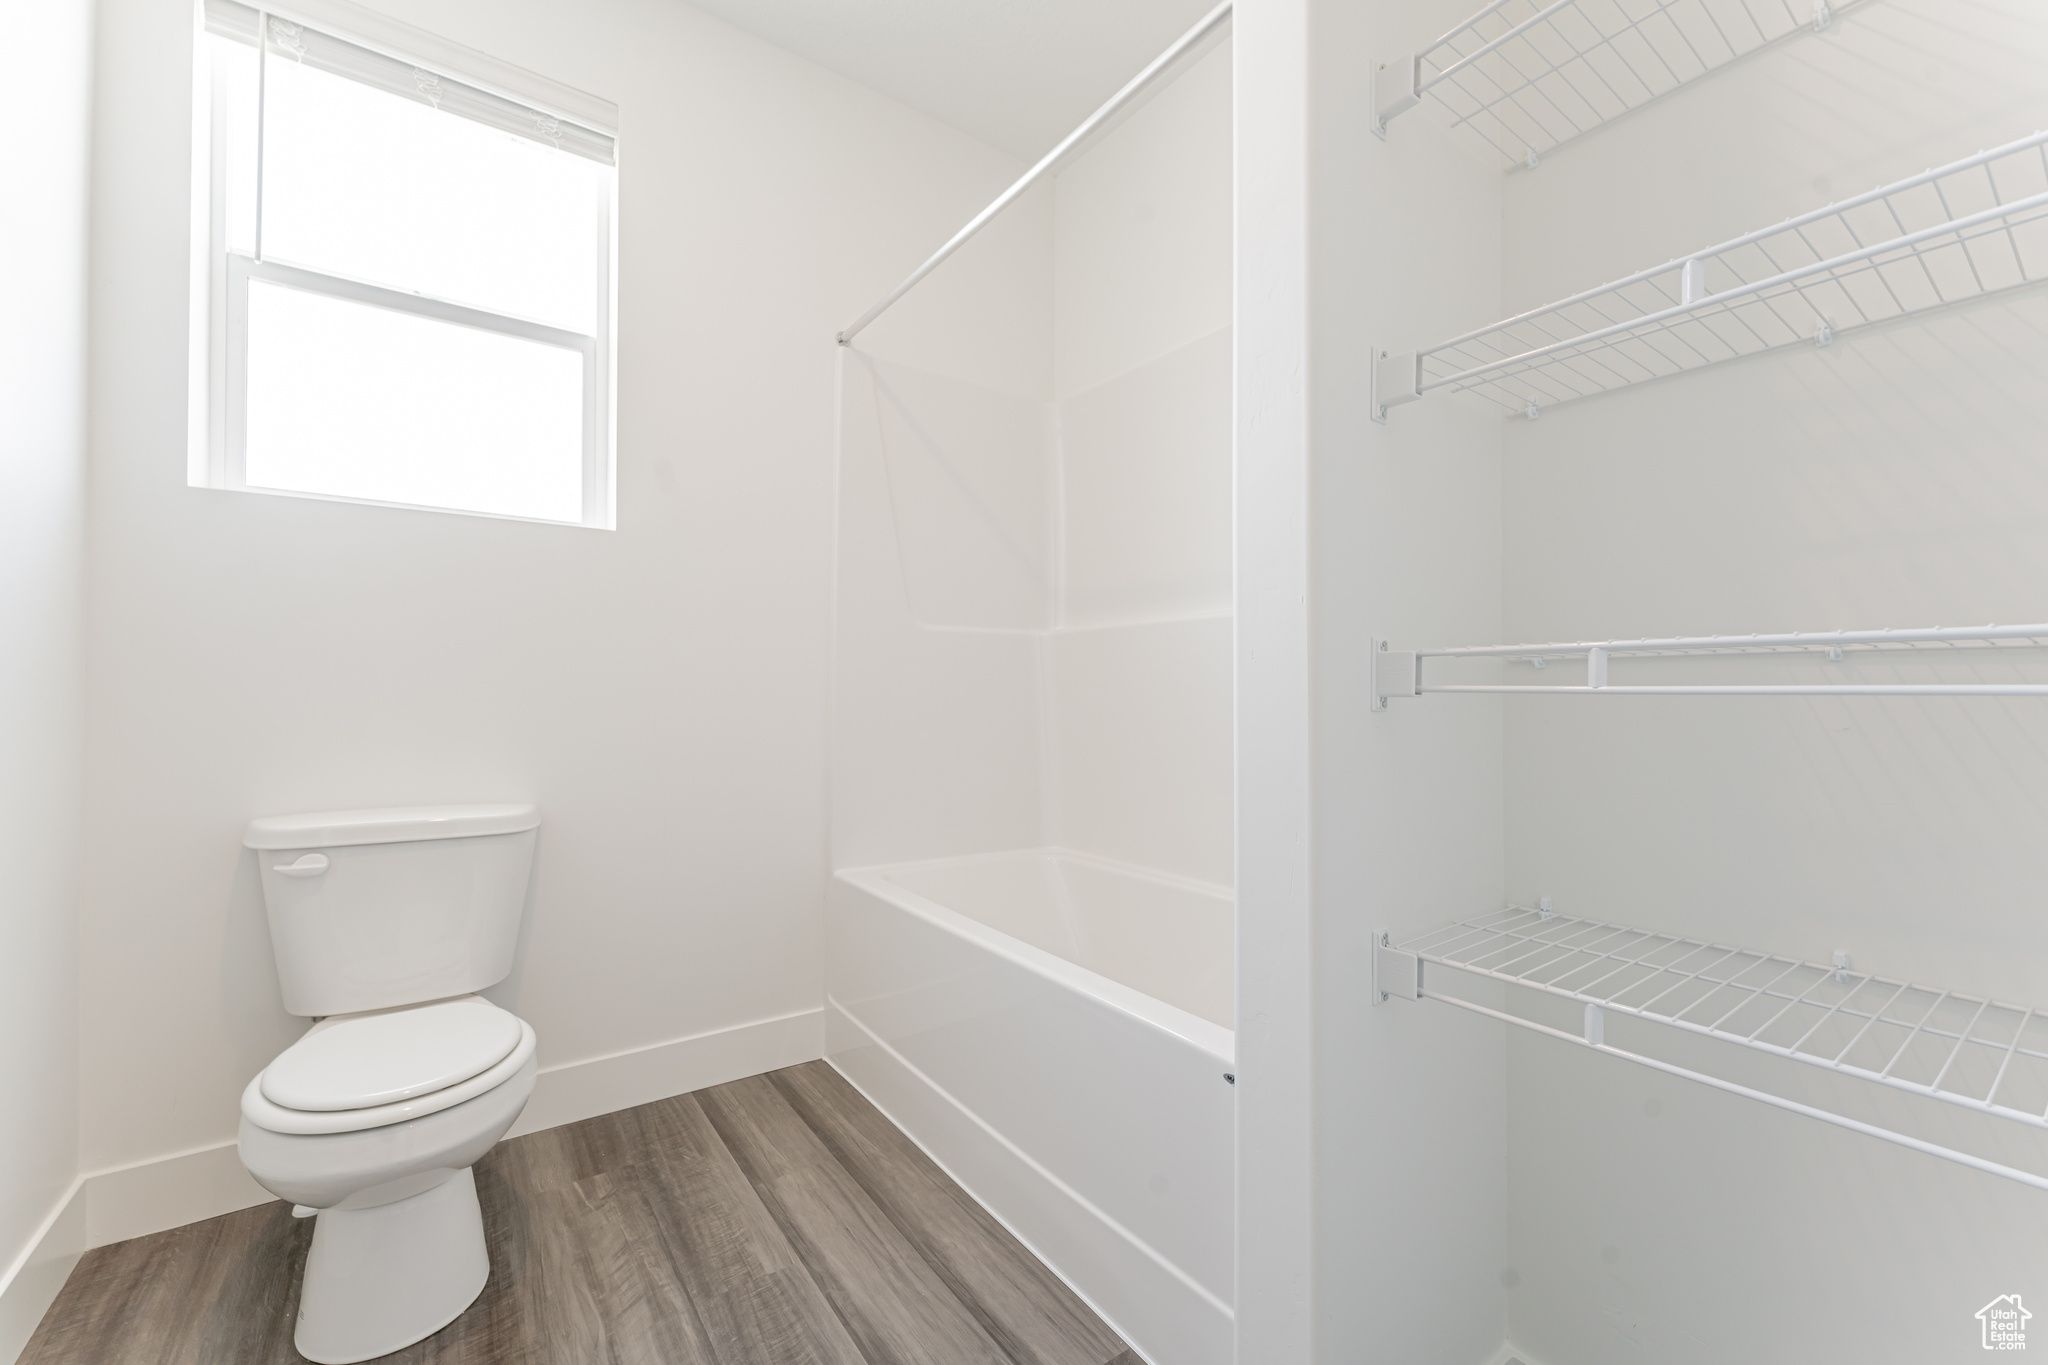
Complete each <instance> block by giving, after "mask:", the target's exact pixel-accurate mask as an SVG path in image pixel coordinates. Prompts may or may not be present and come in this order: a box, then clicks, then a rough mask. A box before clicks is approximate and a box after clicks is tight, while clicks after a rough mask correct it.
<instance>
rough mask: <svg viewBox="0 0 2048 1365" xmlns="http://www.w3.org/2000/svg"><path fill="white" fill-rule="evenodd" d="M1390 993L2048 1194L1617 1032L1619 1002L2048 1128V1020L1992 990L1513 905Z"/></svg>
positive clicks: (1421, 964)
mask: <svg viewBox="0 0 2048 1365" xmlns="http://www.w3.org/2000/svg"><path fill="white" fill-rule="evenodd" d="M1433 968H1441V969H1444V970H1449V971H1455V972H1458V973H1462V974H1464V975H1467V976H1471V977H1480V978H1485V979H1488V980H1493V981H1499V982H1505V983H1507V984H1509V985H1513V986H1521V987H1525V988H1527V989H1530V990H1534V991H1539V992H1542V993H1543V994H1546V995H1550V996H1555V997H1559V998H1562V999H1566V1000H1570V1001H1573V1002H1575V1003H1577V1004H1579V1005H1581V1006H1583V1007H1584V1013H1583V1018H1584V1025H1583V1027H1582V1029H1581V1030H1580V1031H1579V1032H1577V1033H1573V1032H1569V1031H1566V1030H1564V1029H1558V1028H1552V1027H1550V1026H1549V1025H1546V1024H1542V1023H1539V1022H1537V1021H1535V1020H1533V1019H1528V1018H1524V1017H1522V1016H1520V1015H1514V1014H1509V1013H1506V1012H1504V1011H1501V1010H1495V1009H1490V1008H1488V1007H1486V1006H1484V1005H1480V1004H1478V1003H1477V1002H1475V1001H1472V1000H1468V999H1465V998H1463V997H1461V996H1459V995H1456V994H1452V993H1447V992H1443V991H1440V990H1438V989H1435V988H1434V987H1432V986H1431V984H1430V981H1431V976H1432V970H1431V969H1433ZM1373 970H1374V973H1375V981H1374V995H1375V999H1377V1000H1381V1001H1384V1000H1388V999H1393V998H1400V999H1407V1000H1440V1001H1442V1002H1444V1003H1446V1004H1451V1005H1456V1006H1458V1007H1459V1008H1461V1009H1466V1010H1471V1011H1473V1012H1475V1013H1479V1014H1484V1015H1487V1016H1489V1017H1491V1018H1496V1019H1500V1020H1503V1021H1504V1022H1506V1023H1510V1024H1515V1025H1517V1026H1520V1027H1523V1028H1528V1029H1532V1030H1534V1031H1536V1032H1539V1033H1544V1034H1548V1035H1550V1036H1553V1037H1556V1038H1559V1039H1562V1040H1564V1041H1567V1042H1572V1043H1578V1044H1581V1045H1583V1046H1586V1047H1589V1048H1592V1049H1594V1050H1596V1051H1600V1052H1604V1053H1607V1054H1609V1055H1611V1056H1615V1057H1619V1058H1622V1059H1624V1060H1627V1061H1631V1062H1636V1063H1640V1064H1642V1065H1646V1066H1649V1067H1652V1068H1654V1069H1656V1070H1659V1071H1663V1072H1666V1073H1667V1074H1671V1075H1676V1076H1680V1077H1683V1078H1685V1079H1688V1080H1693V1081H1698V1082H1701V1083H1703V1084H1706V1085H1709V1086H1712V1087H1714V1088H1715V1089H1718V1090H1723V1091H1727V1092H1729V1093H1732V1094H1737V1095H1742V1096H1744V1097H1746V1098H1749V1099H1755V1100H1760V1101H1762V1102H1764V1103H1766V1104H1770V1105H1773V1106H1775V1107H1777V1108H1781V1109H1788V1110H1791V1111H1793V1112H1795V1113H1800V1114H1805V1115H1807V1116H1809V1117H1812V1118H1817V1119H1820V1120H1822V1121H1824V1122H1828V1123H1832V1124H1835V1125H1836V1126H1838V1127H1843V1128H1848V1129H1851V1130H1853V1131H1856V1132H1860V1133H1864V1134H1866V1135H1868V1136H1871V1137H1876V1138H1880V1139H1883V1140H1884V1141H1887V1142H1893V1143H1897V1144H1899V1145H1901V1146H1905V1147H1910V1148H1912V1149H1914V1150H1916V1151H1920V1152H1925V1153H1927V1154H1928V1155H1931V1156H1938V1157H1942V1158H1944V1159H1946V1160H1950V1161H1956V1162H1960V1163H1961V1164H1963V1165H1966V1166H1970V1167H1973V1168H1975V1169H1977V1170H1982V1171H1987V1172H1990V1173H1991V1174H1994V1175H2001V1176H2005V1177H2007V1178H2009V1179H2013V1180H2017V1181H2020V1182H2021V1183H2023V1184H2028V1185H2032V1186H2034V1187H2035V1188H2037V1189H2043V1190H2048V1176H2042V1175H2039V1174H2037V1173H2035V1172H2032V1171H2026V1170H2020V1169H2018V1168H2015V1167H2011V1166H2007V1165H2003V1164H2001V1163H1998V1162H1995V1161H1991V1160H1988V1159H1986V1158H1983V1157H1980V1156H1977V1155H1974V1154H1972V1153H1968V1152H1962V1151H1957V1150H1955V1149H1954V1148H1950V1147H1945V1146H1942V1145H1940V1144H1938V1143H1934V1142H1929V1141H1927V1140H1925V1139H1923V1138H1919V1137H1916V1136H1913V1135H1911V1134H1907V1133H1902V1132H1898V1131H1895V1130H1893V1129H1890V1128H1886V1127H1883V1126H1881V1125H1878V1124H1873V1123H1867V1122H1864V1121H1862V1120H1860V1119H1855V1118H1851V1117H1849V1116H1847V1115H1844V1114H1839V1113H1835V1112H1833V1111H1831V1110H1827V1109H1821V1108H1818V1107H1816V1106H1813V1105H1808V1104H1803V1103H1800V1102H1799V1101H1796V1100H1792V1099H1788V1098H1786V1097H1784V1096H1781V1095H1775V1094H1772V1093H1770V1092H1767V1091H1762V1090H1758V1089H1755V1088H1754V1087H1751V1086H1747V1085H1742V1084H1740V1083H1738V1082H1735V1081H1731V1080H1727V1079H1725V1078H1723V1077H1720V1076H1714V1075H1711V1074H1708V1073H1705V1072H1701V1071H1697V1070H1693V1069H1691V1068H1688V1067H1682V1066H1677V1065H1674V1064H1672V1063H1670V1062H1666V1061H1663V1060H1661V1059H1659V1058H1654V1057H1649V1056H1645V1055H1644V1054H1641V1053H1637V1052H1632V1051H1629V1050H1627V1049H1623V1048H1619V1047H1616V1046H1613V1045H1612V1044H1610V1043H1608V1042H1607V1040H1606V1016H1607V1014H1608V1013H1609V1012H1612V1013H1616V1014H1621V1015H1627V1016H1631V1017H1633V1018H1636V1019H1641V1020H1646V1021H1648V1022H1650V1023H1653V1024H1657V1025H1660V1026H1664V1027H1668V1028H1673V1029H1678V1030H1681V1031H1684V1032H1687V1033H1692V1034H1698V1035H1701V1036H1703V1037H1707V1038H1713V1039H1717V1040H1719V1041H1721V1042H1723V1043H1729V1044H1733V1045H1735V1046H1737V1047H1742V1048H1748V1049H1751V1050H1754V1051H1759V1052H1765V1053H1769V1054H1771V1055H1772V1056H1776V1057H1782V1058H1787V1059H1790V1060H1792V1061H1795V1062H1802V1063H1805V1064H1807V1065H1809V1066H1813V1067H1818V1068H1821V1069H1823V1070H1826V1071H1829V1072H1832V1073H1834V1074H1837V1075H1842V1076H1850V1077H1855V1078H1857V1079H1859V1080H1863V1081H1868V1082H1872V1083H1874V1084H1877V1085H1880V1086H1884V1087H1888V1088H1890V1089H1893V1090H1899V1091H1904V1092H1905V1093H1907V1094H1911V1095H1917V1096H1920V1097H1922V1098H1925V1099H1932V1100H1939V1101H1942V1102H1944V1103H1947V1104H1951V1105H1956V1106H1959V1107H1961V1108H1963V1109H1967V1110H1970V1111H1972V1112H1975V1113H1980V1114H1986V1115H1990V1116H1992V1117H1994V1118H1998V1119H2004V1120H2008V1121H2010V1122H2014V1123H2018V1124H2021V1125H2024V1126H2026V1127H2029V1128H2033V1129H2044V1128H2048V1015H2043V1014H2042V1012H2041V1011H2039V1010H2037V1009H2033V1008H2027V1007H2022V1006H2019V1005H2008V1004H2003V1003H2001V1002H1999V1001H1996V1000H1992V999H1990V998H1988V997H1985V996H1977V995H1970V994H1967V993H1963V992H1958V991H1952V990H1944V989H1941V988H1939V987H1935V986H1926V985H1920V984H1918V983H1915V982H1910V981H1903V980H1898V979H1895V978H1891V977H1884V976H1875V975H1870V974H1866V973H1859V972H1853V971H1851V970H1849V969H1848V966H1847V963H1846V959H1838V961H1837V964H1836V965H1827V964H1822V963H1817V962H1805V961H1801V960H1799V959H1797V958H1792V957H1786V956H1783V955H1781V954H1778V953H1771V952H1764V951H1760V950H1756V949H1748V948H1737V947H1732V946H1730V945H1727V944H1722V943H1714V942H1710V941H1708V940H1705V939H1695V938H1687V937H1683V936H1681V935H1676V934H1666V933H1656V932H1652V931H1649V930H1644V929H1633V928H1628V927H1626V926H1622V925H1616V924H1605V923H1600V922H1597V921H1593V920H1587V919H1579V918H1575V917H1572V916H1569V915H1562V914H1553V913H1551V912H1550V911H1548V910H1544V909H1531V908H1529V907H1526V906H1509V907H1507V908H1506V909H1504V910H1499V911H1495V912H1492V913H1490V914H1486V915H1481V916H1477V917H1475V918H1472V919H1466V920H1459V921H1456V922H1454V923H1451V924H1448V925H1445V926H1443V927H1441V928H1439V929H1435V930H1432V931H1431V932H1429V933H1426V934H1423V935H1421V936H1419V937H1417V938H1414V939H1411V940H1408V941H1406V942H1404V943H1401V944H1399V945H1394V944H1392V943H1391V942H1390V941H1389V940H1388V936H1386V935H1382V936H1381V937H1380V940H1379V943H1378V945H1377V949H1376V952H1375V956H1374V963H1373Z"/></svg>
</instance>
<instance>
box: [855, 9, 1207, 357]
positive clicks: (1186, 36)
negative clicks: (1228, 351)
mask: <svg viewBox="0 0 2048 1365" xmlns="http://www.w3.org/2000/svg"><path fill="white" fill-rule="evenodd" d="M1231 4H1232V0H1223V3H1222V4H1220V5H1218V6H1217V7H1216V8H1215V9H1212V10H1210V11H1209V12H1208V14H1206V15H1204V16H1203V17H1202V21H1201V22H1200V23H1198V24H1196V25H1195V26H1194V27H1193V28H1191V29H1189V30H1188V31H1187V32H1186V33H1183V34H1182V35H1181V36H1180V38H1179V40H1178V41H1176V42H1175V43H1174V45H1173V46H1172V47H1169V48H1168V49H1166V51H1164V52H1162V53H1160V54H1159V56H1158V57H1156V58H1155V59H1153V62H1152V64H1151V65H1150V66H1147V67H1146V68H1145V69H1144V70H1143V71H1140V72H1139V73H1138V74H1137V75H1135V76H1133V77H1132V78H1131V81H1130V84H1128V85H1126V86H1125V87H1124V88H1123V89H1121V90H1119V91H1117V92H1116V93H1115V94H1114V95H1111V96H1110V97H1109V103H1107V104H1105V105H1103V106H1102V107H1101V108H1100V109H1097V110H1096V111H1095V112H1094V113H1092V114H1090V115H1089V116H1088V120H1087V122H1085V123H1083V124H1082V125H1081V126H1080V127H1078V128H1076V129H1075V130H1074V131H1073V132H1071V133H1068V134H1067V135H1066V137H1064V138H1062V139H1061V140H1060V144H1059V146H1057V147H1055V148H1053V149H1052V150H1051V151H1049V152H1047V153H1046V154H1045V155H1044V156H1043V157H1042V158H1040V160H1039V162H1038V164H1037V165H1036V166H1033V167H1032V168H1031V169H1030V170H1028V171H1026V172H1024V175H1023V177H1022V178H1021V179H1019V180H1018V181H1017V183H1016V184H1014V185H1012V186H1010V188H1008V189H1006V190H1004V191H1003V192H1002V194H1000V195H999V196H997V198H996V201H995V202H994V203H993V204H990V205H989V206H988V207H987V208H985V209H983V210H982V211H981V212H980V213H977V214H976V215H974V220H973V221H972V222H970V223H969V224H968V225H967V226H966V227H964V228H961V229H960V230H959V231H958V232H956V233H954V234H953V237H952V239H951V240H950V241H948V242H947V243H946V244H945V245H944V246H942V247H940V248H939V249H938V250H937V251H935V252H933V253H932V255H931V259H929V260H927V261H926V262H925V263H924V264H923V265H921V266H919V267H918V268H917V269H915V270H913V271H911V272H910V274H909V276H908V277H907V278H906V279H905V280H904V281H903V283H901V284H899V285H897V286H896V287H895V288H894V289H891V290H890V291H889V292H888V293H887V294H885V295H883V296H882V299H881V301H880V302H879V303H877V304H876V305H875V306H874V307H872V308H870V309H868V311H867V312H865V313H862V314H861V315H860V316H859V317H858V318H856V319H855V320H854V322H853V325H852V326H850V327H848V328H847V329H846V330H845V331H843V332H841V333H840V334H839V344H840V345H841V346H844V345H846V344H847V343H848V342H850V341H852V340H853V339H854V338H855V337H857V336H859V335H860V333H861V329H862V328H864V327H866V326H867V325H868V324H869V323H871V322H873V321H874V320H875V319H876V318H878V317H880V316H882V314H883V313H884V312H886V311H888V308H889V305H890V304H892V303H894V302H896V300H898V299H900V298H902V297H903V296H904V295H905V294H908V293H909V292H910V291H911V290H912V289H913V288H914V287H916V285H917V282H918V281H919V280H921V279H923V278H924V277H925V276H927V275H929V274H931V273H932V272H933V271H934V270H937V269H938V268H939V266H940V265H942V264H943V263H944V262H945V260H946V258H947V257H948V256H951V255H952V254H953V253H954V252H956V251H958V250H959V249H960V248H961V247H962V246H965V245H966V244H967V240H968V239H969V238H970V237H972V236H974V234H975V233H977V232H979V231H981V230H982V229H983V228H985V227H987V226H988V225H989V223H990V222H991V221H993V220H994V218H995V216H996V215H997V214H999V213H1001V212H1002V211H1003V210H1004V209H1006V208H1008V207H1009V206H1010V205H1011V204H1012V203H1014V202H1016V199H1017V197H1018V196H1019V195H1021V194H1023V193H1024V191H1026V190H1028V189H1030V188H1031V187H1032V185H1034V184H1035V183H1037V181H1038V179H1039V177H1040V176H1043V175H1044V174H1045V173H1046V172H1047V171H1049V170H1051V169H1052V168H1053V167H1054V166H1055V165H1057V164H1058V163H1059V160H1060V158H1061V157H1064V156H1065V155H1066V154H1067V153H1068V152H1070V151H1072V150H1073V149H1074V148H1075V147H1076V146H1077V145H1079V144H1080V142H1081V140H1082V139H1083V138H1085V137H1087V136H1088V135H1089V134H1090V133H1092V132H1094V131H1095V130H1096V129H1097V128H1100V127H1101V126H1102V125H1103V124H1104V123H1105V122H1107V121H1108V120H1109V119H1110V118H1112V117H1114V116H1115V114H1116V112H1117V111H1118V110H1119V109H1122V108H1123V107H1124V106H1125V105H1127V104H1129V103H1130V102H1131V101H1132V100H1133V99H1136V98H1137V97H1138V95H1139V94H1140V93H1142V92H1143V91H1144V89H1145V87H1146V86H1148V85H1150V84H1151V83H1152V82H1153V81H1154V80H1156V79H1158V77H1159V74H1160V73H1161V72H1163V71H1165V70H1166V69H1167V68H1168V67H1170V66H1172V65H1173V64H1174V63H1175V62H1176V61H1178V60H1179V59H1180V58H1181V57H1183V56H1185V55H1186V54H1187V51H1188V49H1190V48H1192V47H1193V46H1195V44H1197V43H1199V42H1201V41H1202V40H1203V39H1204V38H1206V37H1208V36H1209V35H1210V34H1211V33H1213V32H1215V31H1216V29H1217V28H1218V27H1220V26H1221V25H1222V23H1223V22H1224V20H1226V19H1228V18H1229V17H1230V6H1231Z"/></svg>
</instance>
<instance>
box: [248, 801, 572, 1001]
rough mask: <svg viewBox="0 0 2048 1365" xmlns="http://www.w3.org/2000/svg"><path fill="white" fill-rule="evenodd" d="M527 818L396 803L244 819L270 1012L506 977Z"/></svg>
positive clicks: (531, 815) (412, 996)
mask: <svg viewBox="0 0 2048 1365" xmlns="http://www.w3.org/2000/svg"><path fill="white" fill-rule="evenodd" d="M539 827H540V811H539V810H538V809H536V808H535V807H533V806H527V805H503V806H404V807H396V808H392V809H385V810H343V811H322V812H319V813H317V814H312V815H269V816H264V817H263V818H262V819H259V820H252V821H251V822H250V823H249V828H248V831H247V832H246V833H245V834H244V835H243V836H242V842H243V844H244V845H246V846H247V847H249V848H252V849H254V850H256V865H257V868H258V869H259V872H260V875H261V876H262V878H263V902H264V905H265V907H266V908H267V909H268V911H269V914H270V943H271V947H272V949H273V950H274V951H275V952H276V954H277V979H278V984H279V985H281V986H282V987H283V988H284V1007H285V1008H286V1009H287V1010H289V1011H290V1012H291V1013H293V1014H299V1015H306V1016H315V1015H329V1014H353V1013H355V1012H356V1011H358V1010H374V1009H384V1008H386V1007H388V1006H392V1005H411V1004H418V1003H419V1002H421V1001H424V1000H439V999H442V998H444V997H446V996H451V995H464V994H467V993H469V992H471V991H479V990H482V989H483V988H484V987H486V986H490V985H494V984H496V983H497V982H500V981H503V980H504V979H505V977H506V976H507V974H509V973H510V972H511V970H512V950H513V948H514V946H515V945H516V944H517V942H518V939H519V917H520V914H521V913H522V911H523V910H524V908H525V905H526V879H527V874H528V872H529V871H530V870H531V869H532V866H533V845H534V839H535V832H536V831H537V830H538V829H539Z"/></svg>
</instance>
